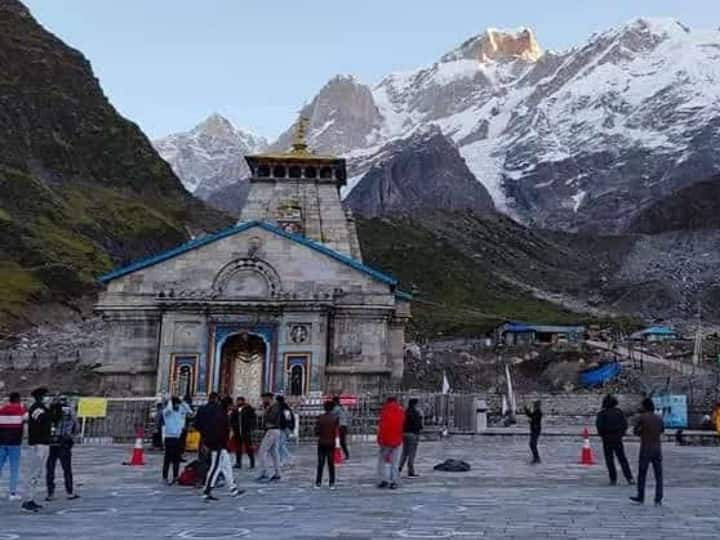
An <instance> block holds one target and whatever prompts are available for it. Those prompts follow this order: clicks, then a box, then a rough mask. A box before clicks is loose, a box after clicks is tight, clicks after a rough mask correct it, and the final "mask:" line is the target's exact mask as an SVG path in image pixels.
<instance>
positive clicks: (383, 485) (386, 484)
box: [378, 480, 390, 489]
mask: <svg viewBox="0 0 720 540" xmlns="http://www.w3.org/2000/svg"><path fill="white" fill-rule="evenodd" d="M389 485H390V484H388V483H387V482H386V481H385V480H383V481H382V482H380V483H379V484H378V487H379V488H380V489H383V488H386V487H388V486H389Z"/></svg>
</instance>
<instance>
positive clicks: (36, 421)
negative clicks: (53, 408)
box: [28, 401, 53, 446]
mask: <svg viewBox="0 0 720 540" xmlns="http://www.w3.org/2000/svg"><path fill="white" fill-rule="evenodd" d="M52 424H53V418H52V416H51V414H50V411H49V410H48V408H47V407H46V406H45V404H44V403H43V402H42V401H35V403H33V404H32V405H31V406H30V410H29V411H28V444H29V445H30V446H35V445H49V444H50V435H51V432H52Z"/></svg>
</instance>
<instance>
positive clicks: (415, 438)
mask: <svg viewBox="0 0 720 540" xmlns="http://www.w3.org/2000/svg"><path fill="white" fill-rule="evenodd" d="M417 403H418V400H417V399H411V400H410V401H408V406H407V410H406V411H405V427H404V428H403V449H402V457H401V458H400V472H402V470H403V467H404V466H405V461H406V460H407V464H408V477H409V478H414V477H417V476H420V475H419V474H416V473H415V456H416V455H417V447H418V443H419V442H420V432H421V431H422V425H423V420H422V415H421V414H420V411H418V409H417Z"/></svg>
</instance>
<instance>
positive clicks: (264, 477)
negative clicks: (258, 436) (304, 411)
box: [256, 392, 283, 482]
mask: <svg viewBox="0 0 720 540" xmlns="http://www.w3.org/2000/svg"><path fill="white" fill-rule="evenodd" d="M273 397H274V396H273V394H272V392H265V393H264V394H263V395H262V399H263V408H264V409H265V411H264V412H263V417H262V423H263V428H264V429H265V435H264V436H263V440H262V442H261V443H260V450H259V451H258V453H259V454H260V467H261V470H260V475H259V476H258V477H257V478H256V481H257V482H276V481H278V480H280V453H279V446H280V437H281V434H280V421H281V420H280V419H281V417H282V416H283V414H282V409H281V408H280V404H279V403H278V402H277V401H276V402H274V403H273ZM271 463H272V468H271ZM270 472H272V476H270Z"/></svg>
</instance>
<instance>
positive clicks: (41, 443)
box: [22, 387, 53, 512]
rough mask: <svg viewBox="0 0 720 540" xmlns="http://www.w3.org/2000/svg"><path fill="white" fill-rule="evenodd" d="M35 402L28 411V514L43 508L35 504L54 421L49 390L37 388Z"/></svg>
mask: <svg viewBox="0 0 720 540" xmlns="http://www.w3.org/2000/svg"><path fill="white" fill-rule="evenodd" d="M30 395H31V396H32V397H33V399H34V400H35V401H34V402H33V404H32V405H31V406H30V409H29V410H28V446H29V447H30V476H29V479H28V485H27V493H26V495H27V498H26V500H25V502H23V503H22V509H23V510H25V511H26V512H37V511H38V510H40V509H41V508H42V505H39V504H38V503H37V502H35V495H36V494H37V491H38V484H39V483H40V480H41V479H42V478H44V477H45V474H46V464H47V458H48V454H49V453H50V441H51V434H52V425H53V419H52V416H51V414H50V411H49V410H48V407H47V404H48V389H47V388H45V387H41V388H36V389H35V390H33V391H32V393H31V394H30Z"/></svg>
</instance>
